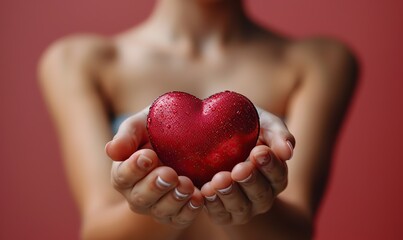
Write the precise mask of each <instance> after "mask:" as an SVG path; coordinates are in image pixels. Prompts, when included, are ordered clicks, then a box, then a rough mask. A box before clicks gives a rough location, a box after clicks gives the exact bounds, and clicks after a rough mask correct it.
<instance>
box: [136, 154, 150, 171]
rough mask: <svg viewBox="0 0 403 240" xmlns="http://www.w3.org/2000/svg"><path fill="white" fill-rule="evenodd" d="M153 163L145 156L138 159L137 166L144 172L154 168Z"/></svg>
mask: <svg viewBox="0 0 403 240" xmlns="http://www.w3.org/2000/svg"><path fill="white" fill-rule="evenodd" d="M152 163H153V162H152V161H151V159H149V158H148V157H146V156H144V155H140V156H139V158H138V159H137V166H138V167H139V168H140V169H141V170H143V171H147V170H149V169H150V168H151V166H152Z"/></svg>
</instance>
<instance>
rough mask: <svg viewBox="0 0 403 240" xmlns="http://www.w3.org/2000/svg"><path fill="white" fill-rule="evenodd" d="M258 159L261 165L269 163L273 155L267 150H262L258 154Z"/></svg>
mask: <svg viewBox="0 0 403 240" xmlns="http://www.w3.org/2000/svg"><path fill="white" fill-rule="evenodd" d="M256 161H257V163H259V165H260V166H264V165H267V164H268V163H269V162H270V161H271V155H270V154H268V153H267V152H262V153H260V154H258V155H257V156H256Z"/></svg>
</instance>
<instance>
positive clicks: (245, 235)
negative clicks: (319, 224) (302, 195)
mask: <svg viewBox="0 0 403 240" xmlns="http://www.w3.org/2000/svg"><path fill="white" fill-rule="evenodd" d="M312 224H313V223H312V219H311V218H310V217H309V216H307V214H304V213H303V212H302V211H301V210H299V209H298V208H296V207H294V206H293V205H291V204H289V203H287V202H286V201H284V200H281V199H280V198H277V199H276V200H275V202H274V204H273V206H272V208H271V209H270V211H269V212H267V213H265V214H262V215H258V216H256V217H254V218H253V219H252V220H251V221H250V222H249V223H247V224H244V225H235V226H225V227H224V229H225V231H226V232H227V234H228V235H229V236H230V239H234V240H237V239H239V240H244V239H256V240H259V239H265V240H267V239H276V240H277V239H311V238H312V234H313V233H312V231H313V226H312Z"/></svg>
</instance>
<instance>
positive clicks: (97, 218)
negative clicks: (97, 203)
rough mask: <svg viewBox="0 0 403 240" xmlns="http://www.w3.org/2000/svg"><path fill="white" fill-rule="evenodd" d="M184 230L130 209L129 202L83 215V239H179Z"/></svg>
mask: <svg viewBox="0 0 403 240" xmlns="http://www.w3.org/2000/svg"><path fill="white" fill-rule="evenodd" d="M182 231H183V230H178V229H175V228H173V227H171V226H168V225H163V224H159V223H157V222H155V221H154V220H153V219H152V218H151V217H148V216H144V215H138V214H135V213H133V212H132V211H130V209H129V207H128V206H127V203H125V202H122V203H120V204H117V205H114V206H107V207H103V208H102V209H99V210H98V211H92V212H91V213H88V214H86V216H85V217H83V221H82V227H81V239H84V240H90V239H116V240H118V239H125V240H126V239H149V240H170V239H177V238H178V236H179V235H180V234H181V233H182Z"/></svg>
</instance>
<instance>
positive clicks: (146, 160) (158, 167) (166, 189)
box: [105, 110, 203, 228]
mask: <svg viewBox="0 0 403 240" xmlns="http://www.w3.org/2000/svg"><path fill="white" fill-rule="evenodd" d="M146 119H147V111H146V110H144V111H142V112H139V113H138V114H135V115H133V116H131V117H130V118H128V119H127V120H125V121H124V122H123V123H122V124H121V126H120V127H119V131H118V133H117V134H116V136H115V137H114V139H113V140H112V141H110V142H109V143H108V144H107V145H106V147H105V150H106V153H107V154H108V156H109V157H110V158H112V159H113V160H115V161H114V162H113V164H112V172H111V181H112V184H113V186H114V188H115V189H116V190H118V191H119V192H120V193H121V194H122V195H123V196H124V197H125V198H126V200H127V202H128V204H129V206H130V209H131V210H132V211H133V212H135V213H138V214H145V215H150V216H151V217H153V218H154V219H155V220H156V221H157V222H160V223H165V224H170V225H172V226H174V227H177V228H184V227H187V226H189V225H190V224H191V223H192V221H193V220H194V219H195V218H196V217H197V215H198V214H199V213H200V211H201V209H202V206H203V197H202V195H201V192H200V190H198V189H197V188H196V187H195V186H194V185H193V183H192V181H191V180H190V179H189V178H187V177H184V176H178V175H177V173H176V172H175V171H174V170H173V169H172V168H169V167H166V166H162V164H161V162H160V161H159V159H158V157H157V155H156V153H155V152H154V151H153V150H152V149H151V148H150V144H149V140H148V135H147V131H146Z"/></svg>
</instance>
